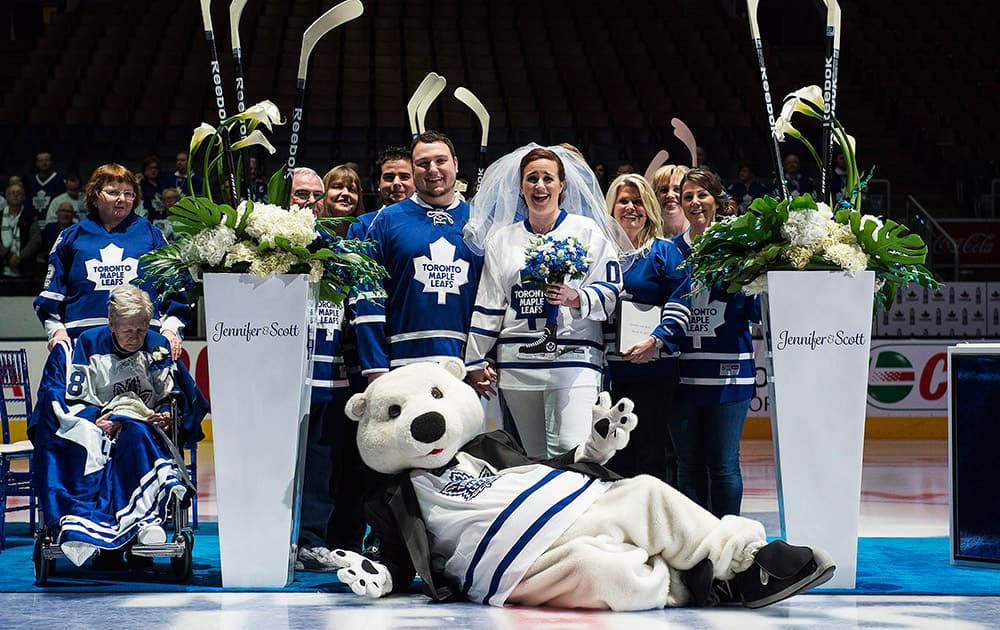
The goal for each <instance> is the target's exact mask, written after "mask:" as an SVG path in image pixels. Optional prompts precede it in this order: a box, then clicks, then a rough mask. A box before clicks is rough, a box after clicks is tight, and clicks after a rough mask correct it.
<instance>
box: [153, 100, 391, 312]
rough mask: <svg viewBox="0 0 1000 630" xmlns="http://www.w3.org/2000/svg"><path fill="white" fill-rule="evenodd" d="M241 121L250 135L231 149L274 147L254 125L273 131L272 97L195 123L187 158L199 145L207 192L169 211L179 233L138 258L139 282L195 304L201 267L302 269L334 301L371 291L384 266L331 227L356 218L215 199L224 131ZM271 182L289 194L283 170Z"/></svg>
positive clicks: (276, 119)
mask: <svg viewBox="0 0 1000 630" xmlns="http://www.w3.org/2000/svg"><path fill="white" fill-rule="evenodd" d="M241 121H243V122H245V123H246V124H247V127H248V133H247V136H246V138H244V139H242V140H239V141H238V142H235V143H233V145H232V147H231V148H232V150H238V149H241V148H244V147H247V146H251V145H259V146H263V147H264V148H265V149H267V150H268V151H269V152H271V153H274V147H272V146H271V144H270V143H269V142H268V141H267V139H266V137H265V136H264V135H263V133H262V132H261V131H260V129H258V128H257V127H258V126H260V125H263V126H265V127H266V128H267V129H268V130H270V129H271V125H272V124H282V120H281V116H280V114H279V113H278V110H277V108H276V107H275V106H274V105H273V104H272V103H271V102H270V101H264V102H262V103H258V104H257V105H254V106H252V107H250V108H248V109H247V110H246V111H244V112H242V113H240V114H237V115H235V116H232V117H231V118H228V119H226V120H225V121H224V122H222V123H221V124H220V126H219V128H218V129H216V128H214V127H212V126H211V125H208V124H207V123H202V125H201V126H200V127H198V128H197V129H195V132H194V135H193V136H192V139H191V147H190V149H191V150H190V157H191V158H192V160H193V158H194V156H195V154H196V152H197V151H198V150H199V149H200V150H201V151H202V154H203V157H204V165H205V166H204V168H205V180H204V181H205V184H204V189H205V196H204V197H196V196H193V195H192V196H188V197H184V198H182V199H181V200H180V201H178V202H177V204H176V205H174V206H173V207H172V208H171V209H170V215H169V216H168V218H167V220H168V221H169V222H170V224H171V227H172V228H173V232H174V233H175V234H178V235H180V238H178V239H177V240H175V241H174V242H171V243H169V244H167V245H164V246H163V247H160V248H158V249H156V250H153V251H152V252H149V253H148V254H145V255H144V256H142V257H141V258H140V263H142V264H143V268H144V272H143V280H150V281H152V284H153V287H154V289H155V290H156V292H157V294H158V295H167V294H170V293H174V292H178V291H182V292H184V293H185V294H186V296H187V299H188V302H189V303H190V304H192V305H193V304H194V303H195V302H196V301H197V299H198V297H200V295H201V284H200V283H199V282H197V280H198V279H199V278H200V277H201V274H202V273H203V272H206V271H208V272H222V273H249V274H253V275H256V276H270V275H275V274H298V273H302V274H307V275H308V276H309V279H310V280H311V281H313V282H318V283H319V287H320V291H319V298H320V299H321V300H324V301H329V302H333V303H339V302H341V301H342V300H343V299H344V298H345V297H346V296H347V294H348V292H349V291H350V290H351V289H352V287H355V286H358V287H360V289H361V290H364V291H376V288H375V287H376V286H378V284H377V281H378V280H379V279H381V278H384V277H385V276H386V272H385V269H384V268H383V267H382V266H381V265H379V264H377V263H376V262H375V261H374V260H372V259H371V257H370V256H369V251H370V250H369V248H370V244H369V243H368V242H366V241H356V240H347V239H343V238H341V237H340V236H338V235H337V234H336V233H335V228H336V226H337V225H338V224H339V223H340V222H342V221H355V220H356V219H353V218H324V219H316V218H314V216H313V212H312V210H311V209H310V208H309V207H299V206H296V205H293V206H292V207H291V208H289V209H285V208H282V207H279V206H276V205H271V204H263V203H261V204H255V203H253V202H252V201H247V200H243V201H239V202H238V203H237V204H235V207H234V205H232V204H229V203H224V202H221V201H220V202H216V201H215V200H214V198H213V196H212V191H211V186H210V185H209V181H210V177H211V176H212V175H215V178H214V179H215V180H216V181H223V180H225V179H226V177H225V173H224V169H223V165H224V160H225V159H226V155H225V152H226V149H227V147H226V146H225V145H226V137H227V135H228V132H230V131H231V130H232V129H233V128H234V127H235V126H236V125H238V124H240V122H241ZM239 171H240V169H239V167H237V168H236V169H235V173H234V174H233V177H234V180H235V182H234V183H235V186H233V188H232V189H235V190H238V189H239ZM271 182H272V186H271V187H272V190H274V191H275V195H276V196H271V197H270V198H271V199H283V198H287V195H285V194H283V193H282V192H280V190H279V189H281V188H282V185H283V183H284V181H283V177H282V173H281V171H279V172H278V173H277V174H276V175H275V176H274V177H272V179H271ZM226 192H227V191H223V193H222V195H221V196H223V197H224V196H225V195H226ZM230 196H232V195H231V194H230ZM376 294H377V291H376Z"/></svg>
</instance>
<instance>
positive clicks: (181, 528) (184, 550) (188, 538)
mask: <svg viewBox="0 0 1000 630" xmlns="http://www.w3.org/2000/svg"><path fill="white" fill-rule="evenodd" d="M179 409H180V406H179V404H178V399H177V396H176V395H174V396H171V399H170V412H171V415H172V417H173V418H174V422H173V427H172V429H171V432H170V433H171V435H170V440H171V442H172V444H175V445H176V444H177V443H178V425H179V424H180V423H179V422H178V418H179ZM174 450H175V452H176V453H178V454H179V453H180V451H179V450H178V449H174ZM177 461H178V462H179V467H180V468H184V459H183V455H181V457H180V459H178V460H177ZM195 481H196V480H192V485H195ZM188 509H189V508H188V507H187V506H185V505H183V502H182V501H181V500H180V499H178V498H177V497H173V498H172V499H171V500H170V502H169V503H168V507H167V514H166V517H165V519H164V523H163V524H162V526H163V528H164V529H165V530H167V532H168V536H169V534H170V530H171V529H172V530H173V532H172V533H173V536H172V538H171V539H170V540H168V541H167V542H164V543H160V544H142V543H140V542H139V541H138V539H137V538H136V539H134V540H133V541H132V543H130V544H129V546H128V548H127V550H126V552H125V553H126V556H129V555H131V556H133V557H139V558H170V568H171V571H172V573H173V577H174V578H175V580H176V581H178V582H187V581H189V580H190V579H191V573H192V568H193V564H192V556H193V551H194V531H193V530H192V528H191V527H190V526H189V525H188V523H189V520H188ZM39 512H41V507H39ZM38 522H39V523H40V526H39V527H40V528H39V530H38V531H36V532H35V542H34V549H33V550H32V556H31V559H32V562H33V563H34V568H35V584H36V585H37V586H45V584H46V583H47V582H48V580H49V578H50V577H52V576H53V575H55V573H56V560H58V559H60V558H63V559H65V558H66V556H65V555H64V554H63V552H62V550H61V549H60V547H59V544H58V543H57V542H56V541H57V540H58V539H59V532H58V530H53V529H50V528H47V527H45V525H44V523H45V519H44V518H41V516H40V517H39V521H38ZM109 551H110V552H113V553H121V549H115V550H109ZM97 553H98V554H100V553H104V552H102V551H98V552H97Z"/></svg>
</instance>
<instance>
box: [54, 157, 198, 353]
mask: <svg viewBox="0 0 1000 630" xmlns="http://www.w3.org/2000/svg"><path fill="white" fill-rule="evenodd" d="M86 196H87V210H88V214H87V216H85V217H84V218H83V219H82V220H81V221H80V222H79V223H77V224H75V225H71V226H70V227H68V228H66V229H65V230H64V231H63V232H62V234H60V236H59V239H58V241H56V244H55V246H54V247H53V248H52V252H51V253H50V254H49V267H48V272H47V273H46V276H45V283H44V285H43V287H42V291H41V293H39V294H38V297H36V298H35V301H34V307H35V313H36V314H37V315H38V319H39V320H40V321H41V322H42V325H43V326H44V327H45V332H46V334H47V335H48V338H49V349H50V350H51V349H52V347H53V346H55V344H56V342H58V341H59V340H62V339H70V340H75V339H76V338H77V337H78V336H79V335H80V333H82V332H83V331H85V330H88V329H90V328H94V327H97V326H102V325H104V324H107V323H108V320H107V310H106V309H107V304H108V294H109V292H110V291H111V290H112V289H114V288H115V287H119V286H121V285H123V284H129V283H131V282H132V281H133V280H135V279H137V278H139V277H141V276H142V270H141V269H140V266H139V258H140V257H141V256H142V255H143V254H146V253H148V252H150V251H152V250H154V249H156V248H158V247H161V246H162V245H165V244H166V243H167V241H166V239H165V238H164V237H163V233H162V232H161V231H160V230H159V228H157V227H156V226H154V225H153V224H152V223H150V222H149V221H148V220H146V219H145V218H144V217H141V216H139V215H137V214H136V213H135V209H136V208H137V207H138V206H139V204H140V203H141V202H142V191H141V189H140V187H139V181H138V179H137V178H136V176H135V175H134V174H133V173H132V172H131V171H129V170H128V169H127V168H125V167H124V166H122V165H120V164H104V165H103V166H99V167H98V168H97V169H96V170H95V171H94V174H93V175H92V176H91V177H90V181H89V182H88V183H87V189H86ZM144 288H146V287H144ZM146 292H147V293H149V294H150V298H151V300H152V301H153V303H154V304H157V301H158V300H157V296H155V295H153V294H152V292H151V290H150V289H149V288H146ZM190 319H191V311H190V309H189V308H188V306H187V303H186V301H184V300H183V299H181V296H165V297H163V298H162V299H160V300H159V306H158V308H157V309H156V310H154V313H153V317H152V321H151V325H152V327H153V329H154V330H157V331H159V332H161V333H163V335H164V336H165V337H166V338H167V339H168V340H169V341H170V349H171V354H172V355H173V357H174V358H175V359H176V358H177V357H179V356H180V351H181V332H182V330H183V329H184V326H185V325H186V324H187V323H188V322H189V321H190Z"/></svg>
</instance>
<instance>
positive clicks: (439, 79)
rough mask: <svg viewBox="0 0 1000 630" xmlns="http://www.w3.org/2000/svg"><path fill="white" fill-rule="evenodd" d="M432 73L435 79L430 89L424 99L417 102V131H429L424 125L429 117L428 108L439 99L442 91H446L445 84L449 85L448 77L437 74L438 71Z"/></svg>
mask: <svg viewBox="0 0 1000 630" xmlns="http://www.w3.org/2000/svg"><path fill="white" fill-rule="evenodd" d="M431 74H433V75H434V79H435V81H434V83H433V84H431V87H430V89H429V90H428V91H427V93H426V94H425V95H424V98H423V100H421V101H420V102H419V103H417V131H418V132H419V133H423V132H425V131H427V129H426V128H425V127H424V119H425V118H426V117H427V110H428V109H430V108H431V105H432V104H433V103H434V101H435V99H437V97H438V95H439V94H441V92H444V88H445V86H446V85H448V81H447V79H445V78H444V77H443V76H441V75H440V74H437V73H436V72H434V73H431Z"/></svg>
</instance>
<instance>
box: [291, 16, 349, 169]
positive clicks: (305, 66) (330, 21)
mask: <svg viewBox="0 0 1000 630" xmlns="http://www.w3.org/2000/svg"><path fill="white" fill-rule="evenodd" d="M364 11H365V7H364V5H362V4H361V0H345V1H344V2H341V3H340V4H338V5H336V6H334V7H333V8H332V9H330V10H329V11H327V12H326V13H324V14H323V15H321V16H319V17H318V18H316V21H315V22H313V23H312V24H310V25H309V27H308V28H307V29H306V30H305V33H303V34H302V50H301V52H300V53H299V71H298V75H297V76H296V84H295V107H294V108H293V109H292V135H291V138H289V143H288V161H287V162H286V163H285V180H286V181H288V182H291V179H292V171H294V170H295V159H296V156H297V154H298V152H299V141H300V140H301V139H302V117H303V111H302V110H303V109H304V108H305V101H306V74H307V73H308V71H309V55H311V54H312V51H313V48H314V47H315V46H316V42H318V41H319V39H320V38H321V37H323V36H324V35H326V34H327V33H329V32H330V31H332V30H333V29H335V28H337V27H338V26H341V25H343V24H346V23H347V22H350V21H351V20H353V19H355V18H357V17H360V16H361V14H362V13H364Z"/></svg>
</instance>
